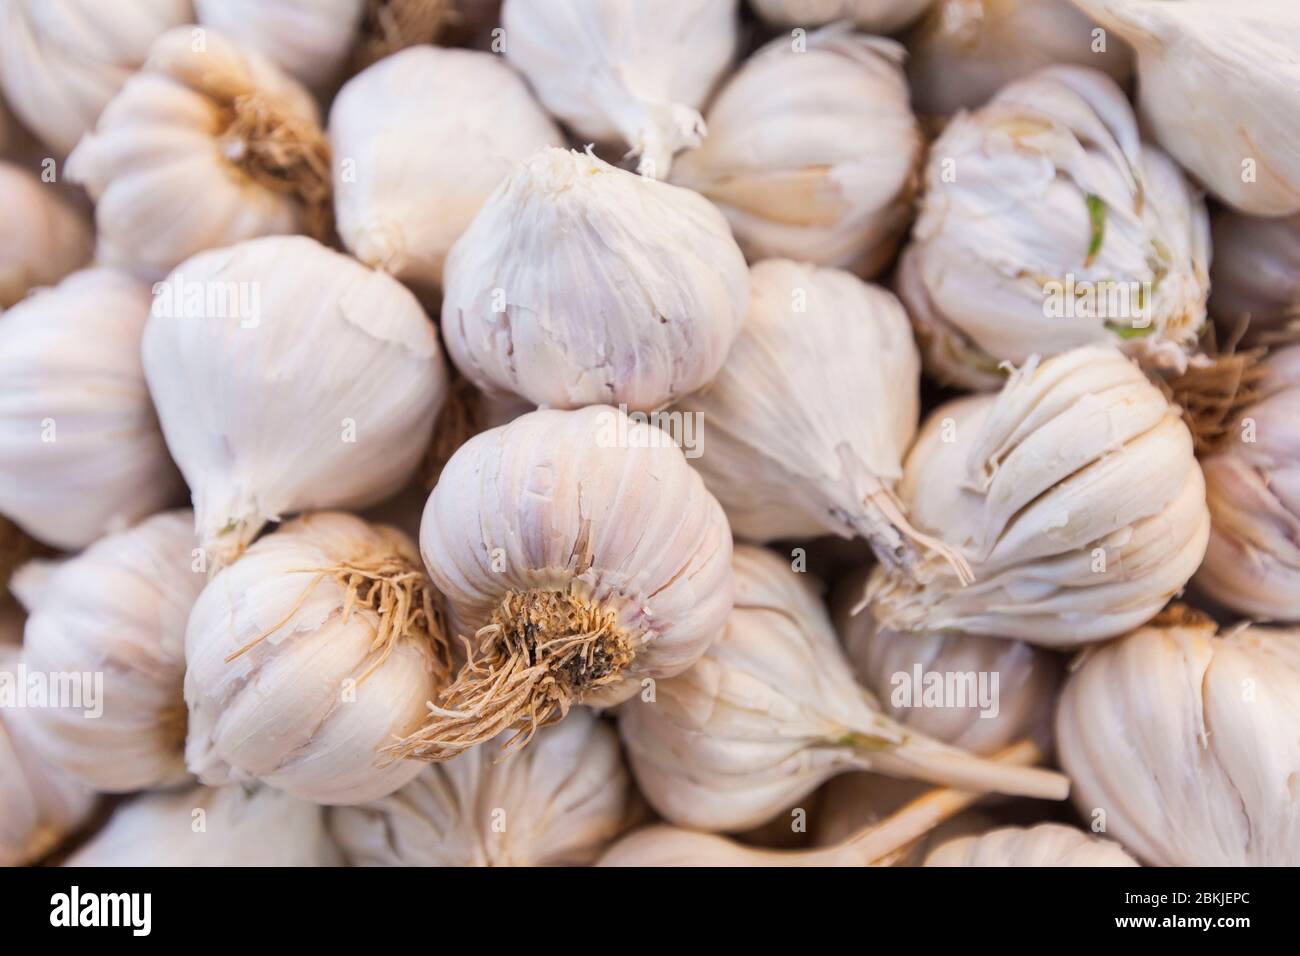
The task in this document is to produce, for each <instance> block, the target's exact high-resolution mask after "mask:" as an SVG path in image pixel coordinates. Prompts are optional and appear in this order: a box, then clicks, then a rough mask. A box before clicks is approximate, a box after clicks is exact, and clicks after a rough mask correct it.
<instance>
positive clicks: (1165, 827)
mask: <svg viewBox="0 0 1300 956" xmlns="http://www.w3.org/2000/svg"><path fill="white" fill-rule="evenodd" d="M1297 700H1300V631H1295V630H1289V631H1288V630H1275V629H1272V628H1265V627H1244V626H1243V627H1239V628H1236V629H1234V630H1233V631H1230V632H1227V633H1224V634H1221V635H1216V634H1215V627H1214V623H1213V622H1212V621H1210V620H1209V619H1208V618H1205V617H1204V616H1203V615H1199V614H1196V613H1195V612H1188V611H1186V610H1185V609H1180V610H1179V612H1178V613H1170V614H1168V615H1166V616H1165V617H1164V619H1163V620H1159V621H1156V622H1153V623H1152V625H1151V626H1149V627H1144V628H1141V629H1140V630H1137V631H1135V632H1133V633H1132V634H1130V635H1129V636H1127V637H1125V638H1123V639H1122V640H1119V641H1114V642H1112V643H1109V644H1105V645H1102V646H1100V647H1097V648H1095V649H1090V653H1089V654H1088V656H1086V657H1085V658H1084V659H1083V661H1082V663H1081V664H1080V665H1079V666H1078V667H1077V668H1076V669H1075V671H1074V673H1073V674H1072V675H1071V677H1070V679H1069V681H1068V682H1067V683H1066V685H1065V690H1064V692H1063V693H1062V695H1061V703H1060V709H1059V711H1058V713H1057V718H1056V739H1057V748H1058V751H1059V753H1060V759H1061V765H1062V766H1063V767H1064V768H1065V770H1066V772H1067V773H1068V774H1069V775H1070V779H1071V781H1072V782H1073V785H1074V802H1075V805H1076V806H1077V807H1078V808H1079V810H1080V812H1081V813H1082V814H1083V816H1084V818H1085V819H1087V820H1089V821H1095V823H1096V824H1100V825H1102V826H1104V828H1105V831H1104V832H1105V833H1106V834H1107V835H1108V836H1110V837H1111V838H1113V839H1115V840H1118V841H1119V842H1120V843H1121V844H1123V845H1124V847H1125V848H1126V849H1127V850H1128V851H1129V852H1130V853H1132V854H1134V855H1135V856H1136V857H1138V858H1139V859H1140V860H1142V861H1143V862H1144V863H1148V864H1151V865H1154V866H1297V865H1300V803H1297V801H1296V794H1295V784H1296V780H1297V779H1300V747H1298V746H1297V745H1296V741H1297V739H1300V711H1297V709H1296V701H1297Z"/></svg>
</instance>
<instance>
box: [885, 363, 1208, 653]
mask: <svg viewBox="0 0 1300 956" xmlns="http://www.w3.org/2000/svg"><path fill="white" fill-rule="evenodd" d="M899 495H900V497H901V498H902V500H903V503H904V504H905V505H906V506H907V507H908V509H909V511H910V514H911V516H912V520H913V521H914V522H915V523H916V525H917V527H919V528H921V529H922V530H931V531H933V530H936V529H942V530H943V533H944V535H945V536H946V538H947V540H948V541H949V542H950V543H951V544H952V545H953V546H954V547H956V548H958V550H959V551H960V552H961V553H962V554H963V555H964V556H965V557H966V558H967V559H968V560H969V562H970V566H971V569H972V571H973V572H974V575H975V583H974V584H972V585H968V586H965V587H963V586H962V585H961V582H960V580H959V579H958V578H957V577H956V575H955V573H953V572H952V571H951V569H950V568H948V567H947V566H946V565H942V564H940V563H939V562H934V565H935V566H934V568H933V569H932V573H926V574H923V575H922V580H920V581H916V580H907V579H904V578H903V577H902V576H901V575H896V574H890V573H888V572H886V571H885V570H883V569H880V568H877V569H876V571H875V572H874V573H873V575H872V579H871V585H870V587H869V597H870V599H871V614H872V615H873V616H874V618H875V620H876V622H877V623H878V626H880V627H882V628H885V629H890V630H897V631H903V632H909V633H912V632H917V631H947V630H952V631H959V632H964V633H967V634H985V635H990V636H993V637H998V638H1019V639H1020V640H1023V641H1029V642H1030V643H1033V644H1038V645H1041V646H1045V647H1057V648H1061V647H1071V646H1075V645H1078V644H1084V643H1087V642H1089V641H1100V640H1105V639H1107V638H1111V637H1114V636H1116V635H1118V634H1123V633H1124V632H1125V631H1127V630H1130V629H1131V628H1134V627H1137V626H1138V625H1140V624H1142V623H1144V622H1146V621H1148V620H1150V619H1151V618H1152V617H1153V616H1154V615H1155V614H1156V613H1157V612H1158V611H1159V610H1160V609H1161V608H1162V607H1164V605H1165V604H1166V603H1167V602H1168V601H1169V599H1170V598H1172V597H1173V596H1174V595H1175V594H1177V593H1178V592H1179V591H1180V590H1181V589H1182V587H1183V585H1185V584H1186V583H1187V580H1188V578H1190V577H1191V576H1192V572H1193V571H1195V570H1196V567H1197V565H1199V564H1200V562H1201V558H1202V557H1203V556H1204V554H1205V544H1206V540H1207V539H1208V537H1209V533H1210V519H1209V512H1208V510H1207V509H1206V506H1205V480H1204V478H1203V476H1202V474H1201V469H1200V467H1199V466H1198V465H1197V463H1196V460H1195V459H1194V458H1193V456H1192V436H1191V434H1190V433H1189V432H1188V430H1187V426H1186V425H1185V424H1183V422H1182V421H1181V420H1180V418H1179V415H1178V411H1177V409H1175V408H1173V407H1172V406H1170V405H1169V403H1168V402H1167V401H1166V400H1165V398H1164V396H1163V395H1162V394H1161V393H1160V391H1159V390H1158V389H1157V388H1156V387H1155V386H1154V385H1152V384H1151V383H1150V382H1148V381H1147V379H1146V377H1145V376H1144V375H1143V374H1142V372H1141V371H1140V370H1139V369H1138V368H1137V366H1135V365H1134V364H1133V363H1132V362H1131V361H1129V360H1128V359H1126V358H1125V357H1124V356H1123V355H1122V354H1121V353H1120V352H1118V351H1116V350H1115V349H1112V348H1103V347H1100V346H1089V347H1086V348H1080V349H1074V350H1073V351H1070V352H1066V353H1065V354H1063V355H1058V356H1056V357H1054V358H1049V359H1046V360H1044V361H1042V362H1038V361H1030V362H1029V363H1028V364H1027V365H1025V366H1024V367H1022V368H1021V369H1019V370H1018V371H1016V372H1015V373H1014V374H1013V375H1012V376H1011V379H1010V381H1009V382H1008V383H1007V385H1006V387H1005V388H1004V389H1003V390H1002V392H1001V394H999V395H996V396H993V395H985V396H975V397H970V398H966V399H961V400H958V401H955V402H950V403H948V404H946V405H943V406H941V407H940V408H938V409H936V410H935V412H934V413H933V414H932V415H931V416H930V418H929V420H928V421H927V422H926V423H925V425H924V426H922V429H921V434H920V436H919V437H918V438H917V440H916V444H915V445H913V446H912V451H911V452H910V453H909V455H908V458H907V461H906V462H905V463H904V467H903V480H902V483H901V484H900V485H899Z"/></svg>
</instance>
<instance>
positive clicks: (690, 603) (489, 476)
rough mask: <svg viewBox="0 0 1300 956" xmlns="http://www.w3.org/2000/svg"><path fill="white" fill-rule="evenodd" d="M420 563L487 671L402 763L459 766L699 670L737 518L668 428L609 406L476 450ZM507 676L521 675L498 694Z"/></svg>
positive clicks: (429, 513)
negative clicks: (456, 761)
mask: <svg viewBox="0 0 1300 956" xmlns="http://www.w3.org/2000/svg"><path fill="white" fill-rule="evenodd" d="M420 553H421V554H422V555H423V557H424V563H425V564H426V565H427V566H428V569H429V575H430V577H431V578H432V579H433V583H434V584H435V585H436V586H437V587H438V590H439V591H440V592H441V593H442V594H443V595H444V596H445V597H446V601H447V612H448V620H449V631H450V633H452V634H454V635H456V636H458V637H463V638H466V639H473V641H472V647H473V649H474V653H475V659H476V663H477V665H478V669H477V670H476V671H471V670H470V669H469V668H466V669H464V670H462V671H461V674H460V676H459V677H458V679H457V682H456V684H454V685H453V686H452V687H451V688H450V689H449V690H448V691H447V692H446V693H444V695H443V698H442V699H441V700H440V702H439V706H438V707H437V708H432V709H431V712H430V719H429V722H428V724H427V725H426V726H425V727H424V728H422V730H421V732H420V733H419V734H414V735H412V736H411V737H410V738H409V739H408V740H404V741H401V742H400V743H399V744H398V745H395V747H394V748H392V749H391V751H390V752H392V753H396V754H398V755H402V756H415V757H418V758H420V759H425V760H443V759H448V758H449V757H453V756H455V755H456V754H457V753H459V752H460V751H462V750H464V749H468V748H469V747H472V746H474V745H475V744H478V743H482V742H484V741H486V740H490V739H491V738H492V737H494V736H496V734H497V732H498V731H500V730H504V729H507V728H510V729H514V730H516V731H517V734H516V736H517V737H518V738H519V739H518V740H516V741H514V743H513V744H512V745H511V746H512V747H514V746H518V745H519V742H520V741H524V742H526V740H527V737H528V735H529V733H530V731H529V727H530V725H531V724H530V718H531V719H536V720H538V721H540V722H541V724H543V725H544V724H546V723H551V722H554V721H556V720H559V719H561V717H563V715H564V713H565V712H566V711H567V710H568V707H569V704H570V703H571V702H572V703H579V704H589V705H592V706H598V707H602V706H611V705H613V704H616V703H618V702H620V701H623V700H626V699H628V698H629V697H631V696H632V695H634V694H636V693H637V692H638V691H641V690H642V689H643V688H644V687H645V686H649V684H648V683H647V682H650V683H652V682H653V681H662V680H663V679H665V678H668V677H671V676H673V675H674V674H679V673H681V672H682V671H683V670H685V669H686V668H688V667H690V666H691V665H692V664H693V663H695V661H696V660H698V659H699V657H700V655H701V654H703V653H704V651H705V649H706V648H707V647H708V645H709V643H710V642H711V641H713V640H714V638H715V637H717V634H718V631H719V630H720V629H721V628H722V625H723V623H724V622H725V620H726V617H727V614H728V612H730V610H731V597H732V572H731V530H730V528H729V527H728V525H727V519H726V516H725V515H724V514H723V511H722V508H721V507H720V506H719V505H718V503H717V501H716V500H714V498H713V496H712V495H710V494H709V493H708V492H707V491H706V490H705V488H704V482H703V481H701V480H700V476H699V475H698V474H696V473H695V471H694V470H692V469H691V468H690V466H689V465H687V463H686V458H685V457H684V456H683V455H682V453H681V451H680V450H678V449H677V448H676V447H675V446H673V445H672V444H671V441H670V440H669V439H668V438H667V435H666V433H665V432H663V431H660V430H659V429H657V428H655V427H654V426H653V425H650V424H648V423H646V422H643V421H634V420H632V419H630V418H629V417H628V416H626V415H624V414H623V413H622V412H620V411H618V410H617V409H613V408H608V407H601V406H593V407H590V408H584V409H582V410H580V411H573V412H565V411H557V410H542V411H535V412H530V413H528V414H526V415H521V416H520V417H519V418H516V419H515V420H514V421H512V422H511V423H510V424H508V425H505V426H502V427H500V428H494V429H492V430H491V431H487V432H483V433H482V434H480V435H477V436H475V437H474V438H472V439H470V440H469V441H468V442H466V443H465V444H464V445H463V446H461V448H460V450H459V451H457V452H456V454H455V455H453V456H452V458H451V460H450V461H449V462H448V463H447V466H446V468H445V469H444V470H443V473H442V477H441V478H440V479H439V481H438V485H437V487H435V488H434V489H433V494H431V495H430V496H429V503H428V505H427V507H426V508H425V512H424V523H423V525H422V527H421V529H420ZM555 642H558V643H555ZM543 645H544V646H545V649H544V650H539V646H543ZM556 648H558V650H557V649H556ZM525 659H526V660H527V664H524V663H522V662H523V661H524V660H525ZM521 668H522V669H523V671H521V670H520V669H521ZM506 669H513V670H515V671H516V673H518V674H520V675H521V676H520V677H519V678H518V679H516V680H515V681H512V682H511V683H510V685H508V687H506V688H504V689H502V688H494V687H493V685H492V680H493V677H492V676H491V675H499V674H500V673H502V672H503V671H505V670H506ZM524 673H526V677H527V679H524V676H523V674H524Z"/></svg>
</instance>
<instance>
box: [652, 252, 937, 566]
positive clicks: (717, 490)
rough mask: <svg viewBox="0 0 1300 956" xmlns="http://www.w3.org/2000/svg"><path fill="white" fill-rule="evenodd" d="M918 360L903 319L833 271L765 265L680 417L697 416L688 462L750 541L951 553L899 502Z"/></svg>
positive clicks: (907, 560)
mask: <svg viewBox="0 0 1300 956" xmlns="http://www.w3.org/2000/svg"><path fill="white" fill-rule="evenodd" d="M920 375H921V362H920V357H919V356H918V355H917V351H916V345H915V344H914V343H913V341H912V334H911V328H910V327H909V325H908V322H907V314H906V313H905V312H904V311H903V307H902V306H901V305H900V304H899V302H898V300H897V299H896V298H894V296H893V295H891V294H890V293H889V292H886V291H885V290H884V289H881V288H879V287H877V286H872V285H868V284H867V283H865V282H863V281H861V280H860V279H858V278H856V277H854V276H852V275H850V274H849V273H847V272H842V271H840V270H838V269H819V268H817V267H816V266H811V265H806V264H802V263H797V262H791V261H790V260H788V259H770V260H766V261H764V262H760V263H758V264H757V265H755V266H754V267H753V269H752V270H750V301H749V311H748V314H747V316H746V318H745V324H744V326H743V327H742V329H741V333H740V337H739V338H737V339H736V342H735V344H734V345H733V346H732V348H731V352H730V353H729V354H728V356H727V361H726V363H725V364H724V365H723V367H722V369H721V371H720V372H719V373H718V375H717V377H716V378H714V380H713V381H712V382H711V383H710V384H709V385H707V386H706V387H705V388H703V389H702V390H700V391H699V392H696V393H695V394H693V395H691V396H689V397H687V398H686V399H684V400H683V401H682V402H680V403H679V404H678V406H677V409H678V410H680V411H681V412H682V413H684V414H687V415H695V416H699V417H700V420H701V421H702V422H703V427H702V434H703V438H704V444H703V447H701V448H699V449H697V450H698V451H699V454H698V455H697V456H696V457H695V458H694V463H695V466H696V468H698V469H699V471H700V474H701V475H703V476H704V482H705V484H706V485H707V486H708V487H709V490H710V491H712V492H713V493H714V495H716V496H717V498H718V500H719V501H720V502H721V503H722V506H723V508H724V509H726V512H727V517H728V519H729V520H730V522H731V526H732V528H733V529H734V530H735V532H736V534H737V535H739V536H740V537H742V538H747V539H749V540H751V541H770V540H773V539H776V538H785V537H813V536H816V535H819V534H826V533H827V532H830V533H833V534H838V535H841V536H843V537H853V536H855V535H861V536H862V537H863V538H866V539H867V540H868V541H869V542H871V544H872V546H873V547H874V548H875V549H876V550H877V552H878V553H879V554H880V555H881V556H882V558H883V559H884V560H887V561H890V562H894V563H898V564H902V565H910V564H911V563H912V560H913V555H914V553H915V551H916V550H917V549H918V548H919V549H920V550H922V551H925V550H934V551H937V552H938V553H940V554H948V553H950V552H948V550H947V548H946V546H944V545H943V543H942V542H941V541H939V540H938V539H936V538H934V537H931V536H927V535H923V534H921V533H919V532H917V531H915V529H913V528H912V526H911V524H909V522H908V520H907V517H906V515H905V513H904V511H903V508H902V506H901V505H900V503H899V501H898V497H897V495H895V493H894V486H895V484H897V482H898V479H899V478H900V477H901V476H902V457H903V454H904V452H905V451H906V450H907V446H908V445H909V444H910V443H911V441H912V438H913V436H914V435H915V434H916V424H917V415H918V410H917V409H918V387H919V381H920Z"/></svg>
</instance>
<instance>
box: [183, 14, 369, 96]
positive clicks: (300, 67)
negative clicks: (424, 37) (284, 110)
mask: <svg viewBox="0 0 1300 956" xmlns="http://www.w3.org/2000/svg"><path fill="white" fill-rule="evenodd" d="M365 7H366V0H194V13H195V17H196V19H197V20H198V22H199V23H200V24H202V25H203V26H205V27H215V28H216V29H217V30H218V31H220V32H221V33H223V34H225V35H226V36H228V37H229V38H230V39H232V40H234V41H235V42H236V43H238V44H239V45H240V46H242V47H244V48H245V49H249V50H256V51H257V52H258V53H260V54H262V55H263V56H265V57H267V58H268V59H270V60H272V61H273V62H274V63H276V64H277V65H278V66H279V67H280V68H281V69H283V70H284V71H285V72H287V73H288V74H289V75H290V76H293V77H296V78H297V79H298V80H300V81H301V82H302V83H304V84H306V85H307V86H309V87H311V88H312V89H316V90H326V89H328V88H329V87H330V86H331V85H332V84H333V83H334V81H335V80H336V79H337V78H338V76H339V74H340V73H341V72H342V71H343V69H344V67H345V66H346V65H347V60H348V55H349V54H350V53H351V52H352V46H353V44H354V43H355V42H356V35H357V28H358V27H359V26H360V24H361V15H362V13H363V12H364V11H365Z"/></svg>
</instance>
